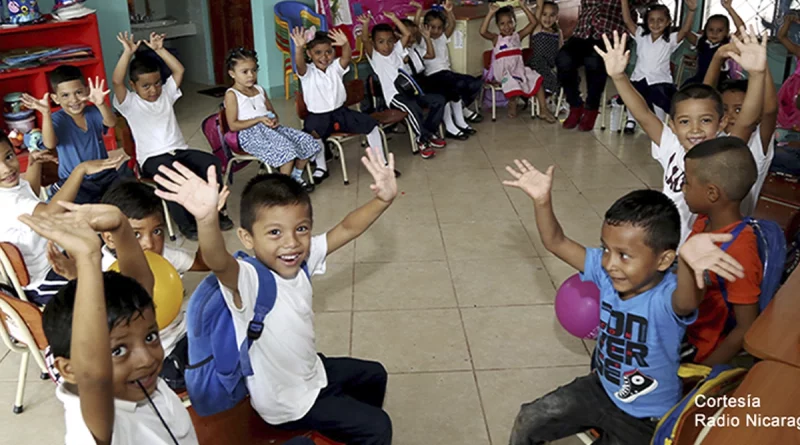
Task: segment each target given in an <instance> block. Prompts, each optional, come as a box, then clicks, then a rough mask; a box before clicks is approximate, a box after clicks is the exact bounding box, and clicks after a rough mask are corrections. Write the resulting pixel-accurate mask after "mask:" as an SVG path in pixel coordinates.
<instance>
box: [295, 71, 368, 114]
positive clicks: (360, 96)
mask: <svg viewBox="0 0 800 445" xmlns="http://www.w3.org/2000/svg"><path fill="white" fill-rule="evenodd" d="M344 91H345V94H347V97H346V98H345V100H344V106H345V107H352V106H353V105H360V104H361V101H363V100H364V96H365V94H366V87H365V86H364V81H363V80H361V79H353V80H348V81H347V82H345V83H344ZM294 108H295V111H296V112H297V117H298V118H300V120H302V121H304V120H306V118H308V114H309V111H308V106H306V101H305V99H304V97H303V92H302V91H297V92H296V93H295V94H294Z"/></svg>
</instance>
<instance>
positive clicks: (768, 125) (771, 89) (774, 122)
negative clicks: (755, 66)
mask: <svg viewBox="0 0 800 445" xmlns="http://www.w3.org/2000/svg"><path fill="white" fill-rule="evenodd" d="M760 125H761V127H760V128H761V130H760V131H761V134H760V135H759V136H760V137H761V147H762V149H763V150H764V155H766V154H767V153H768V152H769V143H770V141H771V140H772V135H773V134H774V133H775V128H776V127H777V126H778V91H777V90H776V89H775V79H773V78H772V72H771V71H770V70H769V67H767V69H766V70H765V71H764V108H763V110H762V112H761V124H760Z"/></svg>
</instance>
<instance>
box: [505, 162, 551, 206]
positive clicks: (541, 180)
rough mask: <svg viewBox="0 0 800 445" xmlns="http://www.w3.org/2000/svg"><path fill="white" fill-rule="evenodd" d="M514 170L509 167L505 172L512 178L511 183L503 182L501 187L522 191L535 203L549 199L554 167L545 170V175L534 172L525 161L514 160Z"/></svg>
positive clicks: (531, 166) (534, 169)
mask: <svg viewBox="0 0 800 445" xmlns="http://www.w3.org/2000/svg"><path fill="white" fill-rule="evenodd" d="M514 164H515V165H516V166H517V168H516V169H515V168H514V167H511V166H509V165H507V166H506V171H507V172H508V173H509V174H511V176H513V177H514V180H513V181H509V180H505V181H503V185H505V186H508V187H514V188H518V189H520V190H522V191H523V192H525V193H526V194H527V195H528V196H530V197H531V198H533V200H534V201H535V202H537V203H540V202H546V201H547V200H548V199H550V190H552V188H553V172H554V171H555V167H554V166H552V165H551V166H550V167H548V168H547V171H546V172H545V173H542V172H540V171H539V170H536V168H534V167H533V165H531V163H530V162H528V160H527V159H523V160H522V161H520V160H518V159H514Z"/></svg>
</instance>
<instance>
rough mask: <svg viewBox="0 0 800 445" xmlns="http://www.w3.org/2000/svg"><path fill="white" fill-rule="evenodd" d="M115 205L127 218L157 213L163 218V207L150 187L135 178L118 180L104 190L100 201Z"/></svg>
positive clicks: (143, 216) (138, 217) (137, 217)
mask: <svg viewBox="0 0 800 445" xmlns="http://www.w3.org/2000/svg"><path fill="white" fill-rule="evenodd" d="M100 202H101V203H103V204H109V205H112V206H114V207H117V208H118V209H119V210H120V211H121V212H122V214H123V215H125V216H126V217H127V218H128V219H145V218H147V217H149V216H153V215H157V216H159V217H161V220H162V221H163V220H165V219H166V218H165V216H164V207H163V205H162V204H161V200H160V199H158V197H157V196H156V194H155V191H154V190H153V188H152V187H150V186H149V185H146V184H142V183H141V182H138V181H135V180H126V181H120V182H119V183H117V184H115V185H113V186H112V187H111V188H109V189H108V191H106V193H105V194H104V195H103V198H102V199H101V201H100Z"/></svg>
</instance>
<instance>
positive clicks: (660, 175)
mask: <svg viewBox="0 0 800 445" xmlns="http://www.w3.org/2000/svg"><path fill="white" fill-rule="evenodd" d="M628 168H630V169H631V171H632V172H633V174H634V175H636V177H637V178H639V179H641V180H642V182H644V183H645V184H646V185H647V186H648V187H650V188H656V189H658V188H661V187H662V186H663V185H664V169H663V168H661V164H659V163H657V162H648V163H646V164H628Z"/></svg>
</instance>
